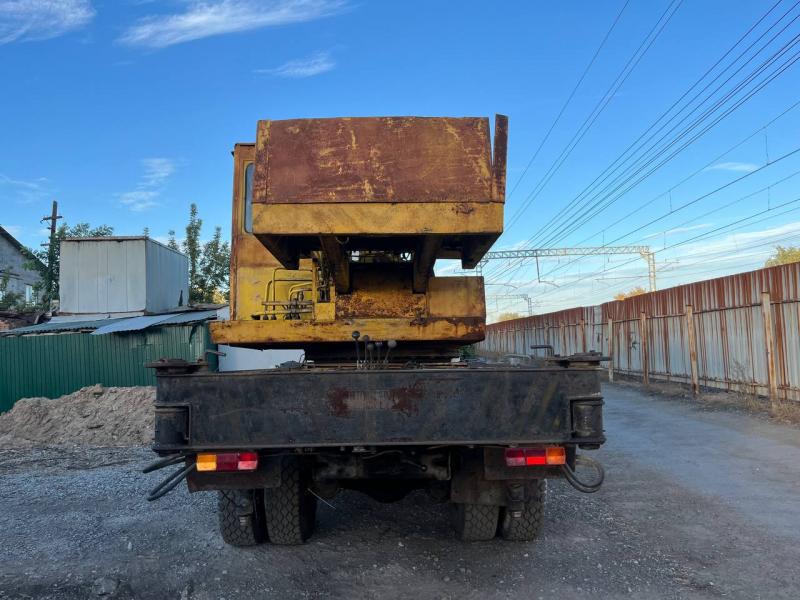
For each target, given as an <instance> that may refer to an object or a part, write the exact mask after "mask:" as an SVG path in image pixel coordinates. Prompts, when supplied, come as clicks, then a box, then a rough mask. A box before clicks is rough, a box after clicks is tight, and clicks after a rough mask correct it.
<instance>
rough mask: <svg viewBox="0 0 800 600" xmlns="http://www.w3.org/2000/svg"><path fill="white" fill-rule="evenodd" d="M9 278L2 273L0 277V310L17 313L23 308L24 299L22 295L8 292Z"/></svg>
mask: <svg viewBox="0 0 800 600" xmlns="http://www.w3.org/2000/svg"><path fill="white" fill-rule="evenodd" d="M9 280H10V276H9V274H8V273H3V275H2V277H0V310H9V311H19V310H22V309H24V308H25V298H23V296H22V294H18V293H16V292H9V291H8V282H9Z"/></svg>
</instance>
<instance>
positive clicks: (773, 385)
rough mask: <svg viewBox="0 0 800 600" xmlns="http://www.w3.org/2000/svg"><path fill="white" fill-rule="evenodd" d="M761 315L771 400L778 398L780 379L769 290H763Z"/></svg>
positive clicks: (774, 400)
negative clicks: (778, 379)
mask: <svg viewBox="0 0 800 600" xmlns="http://www.w3.org/2000/svg"><path fill="white" fill-rule="evenodd" d="M761 315H762V316H763V317H764V345H765V346H766V347H767V379H768V382H769V399H770V402H773V403H774V402H776V401H777V400H778V381H777V378H776V375H775V347H774V340H773V335H772V301H771V300H770V297H769V292H761Z"/></svg>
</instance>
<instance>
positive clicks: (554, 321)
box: [478, 263, 800, 400]
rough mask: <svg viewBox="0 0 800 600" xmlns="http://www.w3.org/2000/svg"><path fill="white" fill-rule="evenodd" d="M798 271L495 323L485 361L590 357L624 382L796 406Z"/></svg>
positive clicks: (794, 267)
mask: <svg viewBox="0 0 800 600" xmlns="http://www.w3.org/2000/svg"><path fill="white" fill-rule="evenodd" d="M799 287H800V263H794V264H790V265H782V266H778V267H771V268H768V269H760V270H758V271H751V272H748V273H740V274H737V275H730V276H728V277H721V278H719V279H710V280H706V281H700V282H697V283H692V284H688V285H682V286H678V287H674V288H669V289H666V290H661V291H658V292H652V293H649V294H643V295H641V296H635V297H633V298H628V299H626V300H622V301H613V302H607V303H605V304H600V305H598V306H589V307H582V308H573V309H569V310H563V311H559V312H554V313H548V314H544V315H535V316H532V317H527V318H523V319H515V320H512V321H504V322H501V323H495V324H493V325H489V326H488V327H487V332H486V340H485V341H484V342H482V343H480V344H479V345H478V348H479V351H480V352H482V353H488V354H531V353H532V351H531V350H530V347H531V346H532V345H536V344H541V345H550V346H552V347H553V349H554V351H555V353H556V354H561V355H566V354H573V353H575V352H582V351H589V350H596V351H598V352H601V353H603V354H604V355H607V356H610V357H611V361H610V363H609V365H608V366H609V376H610V377H612V378H613V374H614V373H623V374H629V375H635V376H639V377H642V379H644V380H645V381H649V380H650V379H654V380H661V381H677V382H683V383H689V384H692V385H693V386H694V387H695V389H696V388H697V386H706V387H714V388H721V389H728V390H742V391H748V392H752V391H755V392H757V393H759V394H761V395H765V396H770V397H772V398H783V399H792V400H800V294H799V293H798V292H799V291H800V290H799V289H798V288H799Z"/></svg>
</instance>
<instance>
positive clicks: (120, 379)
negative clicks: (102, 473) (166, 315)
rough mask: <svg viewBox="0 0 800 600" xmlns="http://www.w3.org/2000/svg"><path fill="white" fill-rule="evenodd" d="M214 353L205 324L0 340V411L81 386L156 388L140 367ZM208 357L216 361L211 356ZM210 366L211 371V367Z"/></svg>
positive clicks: (150, 375) (147, 371)
mask: <svg viewBox="0 0 800 600" xmlns="http://www.w3.org/2000/svg"><path fill="white" fill-rule="evenodd" d="M209 348H210V349H216V346H215V345H214V344H213V343H212V342H211V337H210V335H209V331H208V324H207V323H191V324H186V325H174V326H165V327H152V328H149V329H145V330H142V331H135V332H126V333H111V334H107V335H90V334H88V333H74V332H71V333H58V334H39V335H23V336H4V337H0V412H3V411H7V410H9V409H10V408H11V407H12V406H13V405H14V403H15V402H16V401H17V400H19V399H20V398H30V397H33V396H44V397H47V398H57V397H58V396H62V395H64V394H69V393H71V392H74V391H76V390H78V389H80V388H82V387H85V386H88V385H94V384H97V383H100V384H102V385H105V386H131V385H155V381H156V379H155V374H154V372H153V369H146V368H145V367H144V365H145V363H148V362H151V361H154V360H158V359H159V358H164V357H169V358H183V359H186V360H197V359H198V358H200V357H202V356H203V355H204V354H205V351H206V349H209ZM209 358H211V359H215V358H216V357H215V356H213V355H212V356H210V357H209ZM210 362H212V366H213V365H214V364H215V363H216V361H215V360H212V361H210Z"/></svg>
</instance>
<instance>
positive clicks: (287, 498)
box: [264, 461, 317, 545]
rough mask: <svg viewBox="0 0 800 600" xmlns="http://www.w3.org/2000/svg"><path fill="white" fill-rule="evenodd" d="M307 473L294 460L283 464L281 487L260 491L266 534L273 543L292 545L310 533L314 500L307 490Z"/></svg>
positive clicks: (314, 516) (313, 521)
mask: <svg viewBox="0 0 800 600" xmlns="http://www.w3.org/2000/svg"><path fill="white" fill-rule="evenodd" d="M309 484H310V482H309V477H308V473H307V472H306V471H304V470H302V469H301V468H300V465H299V464H298V463H297V462H295V461H284V463H283V467H282V471H281V484H280V486H278V487H276V488H267V489H266V490H265V491H264V507H265V511H266V522H267V532H268V534H269V539H270V541H271V542H272V543H273V544H283V545H296V544H302V543H303V542H305V541H306V540H307V539H308V538H309V537H311V534H312V533H313V532H314V525H315V521H316V516H317V498H316V497H315V496H314V495H312V494H311V492H309V491H308V487H309Z"/></svg>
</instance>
